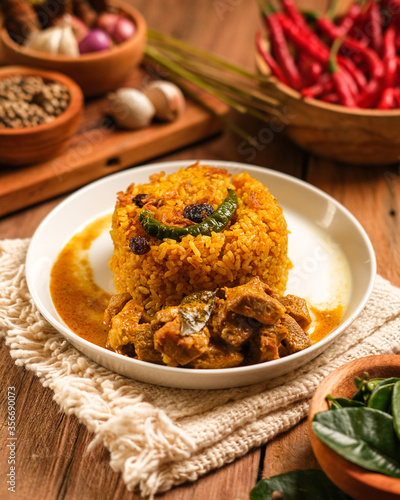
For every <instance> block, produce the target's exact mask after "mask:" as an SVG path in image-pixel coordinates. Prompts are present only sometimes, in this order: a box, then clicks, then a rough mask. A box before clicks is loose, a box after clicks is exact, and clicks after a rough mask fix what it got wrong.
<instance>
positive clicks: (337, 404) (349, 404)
mask: <svg viewBox="0 0 400 500" xmlns="http://www.w3.org/2000/svg"><path fill="white" fill-rule="evenodd" d="M326 399H327V400H328V401H330V402H331V407H330V409H331V410H340V409H341V408H360V407H365V403H363V402H362V401H357V400H354V399H348V398H334V397H332V396H331V395H330V394H328V395H327V396H326Z"/></svg>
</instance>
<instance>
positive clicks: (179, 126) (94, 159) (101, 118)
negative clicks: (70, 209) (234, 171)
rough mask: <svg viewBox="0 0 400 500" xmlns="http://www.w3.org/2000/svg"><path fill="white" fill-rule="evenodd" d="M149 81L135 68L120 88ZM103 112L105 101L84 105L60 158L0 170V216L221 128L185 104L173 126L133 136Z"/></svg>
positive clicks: (218, 109)
mask: <svg viewBox="0 0 400 500" xmlns="http://www.w3.org/2000/svg"><path fill="white" fill-rule="evenodd" d="M149 79H150V75H149V74H148V73H147V72H146V71H145V70H144V69H143V68H139V69H135V70H134V71H133V72H132V74H131V75H130V77H129V78H128V80H127V81H126V82H125V83H124V84H123V85H121V86H132V87H136V88H140V87H141V86H143V83H144V81H149ZM201 98H202V100H203V101H204V102H206V103H207V104H208V105H209V106H211V107H212V108H213V110H214V111H215V113H217V114H219V115H225V114H226V113H227V112H228V108H227V106H226V105H225V104H223V103H221V102H220V101H218V100H217V99H215V98H214V97H213V96H211V95H208V94H201ZM106 109H107V106H106V98H105V97H103V98H101V99H93V100H90V101H87V102H86V103H85V109H84V115H83V119H82V122H81V125H80V127H79V130H78V131H77V133H76V134H75V136H74V137H73V138H72V139H71V141H70V143H69V145H68V147H67V149H66V150H65V152H64V153H63V154H61V155H60V156H58V157H56V158H54V159H52V160H50V161H46V162H44V163H40V164H35V165H30V166H27V167H12V168H11V167H7V166H0V216H1V215H5V214H8V213H11V212H14V211H16V210H19V209H21V208H25V207H28V206H30V205H33V204H34V203H37V202H40V201H43V200H46V199H49V198H52V197H54V196H56V195H60V194H63V193H66V192H68V191H71V190H73V189H76V188H78V187H80V186H83V185H85V184H87V183H89V182H91V181H93V180H95V179H98V178H100V177H104V176H106V175H109V174H112V173H113V172H117V171H119V170H122V169H124V168H127V167H130V166H134V165H138V164H139V163H141V162H144V161H147V160H150V159H151V158H155V157H157V156H159V155H162V154H166V153H169V152H171V151H174V150H176V149H178V148H181V147H183V146H186V145H188V144H190V143H193V142H196V141H198V140H200V139H204V138H206V137H209V136H212V135H214V134H216V133H217V132H220V131H221V129H222V125H221V122H220V121H219V120H218V118H217V117H215V116H214V115H212V114H211V113H209V112H208V111H206V110H205V109H204V108H203V107H201V106H200V105H198V104H196V103H195V102H193V101H191V100H187V107H186V110H185V113H184V114H183V115H182V116H181V117H180V118H179V119H178V120H176V121H175V122H173V123H167V124H166V123H154V124H153V125H151V126H150V127H148V128H146V129H141V130H138V131H123V130H118V129H117V127H116V126H115V124H114V123H113V122H112V120H111V119H110V118H109V117H108V116H107V114H106ZM0 156H1V151H0Z"/></svg>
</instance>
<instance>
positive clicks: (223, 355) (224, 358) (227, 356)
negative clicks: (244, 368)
mask: <svg viewBox="0 0 400 500" xmlns="http://www.w3.org/2000/svg"><path fill="white" fill-rule="evenodd" d="M242 361H243V354H242V353H240V352H238V351H236V350H234V349H232V348H231V347H230V346H228V345H226V344H222V343H218V344H217V343H213V342H210V343H209V344H208V347H207V349H206V350H205V351H204V352H203V354H202V355H201V356H199V357H198V358H196V359H195V360H193V361H192V362H190V363H189V364H187V365H186V366H187V367H188V368H199V369H213V368H232V367H233V366H239V365H240V364H241V362H242Z"/></svg>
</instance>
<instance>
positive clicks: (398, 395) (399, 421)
mask: <svg viewBox="0 0 400 500" xmlns="http://www.w3.org/2000/svg"><path fill="white" fill-rule="evenodd" d="M392 414H393V427H394V430H395V432H396V434H397V437H398V438H399V439H400V381H399V382H396V383H395V384H394V387H393V393H392Z"/></svg>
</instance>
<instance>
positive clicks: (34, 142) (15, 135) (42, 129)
mask: <svg viewBox="0 0 400 500" xmlns="http://www.w3.org/2000/svg"><path fill="white" fill-rule="evenodd" d="M14 75H22V76H40V77H42V78H43V79H44V80H45V81H55V82H59V83H62V84H64V85H65V86H66V87H67V88H68V90H69V94H70V103H69V106H68V108H67V109H66V110H65V111H64V112H63V113H62V114H61V115H59V116H57V117H56V118H55V119H54V120H52V121H51V122H49V123H43V124H42V125H36V126H34V127H25V128H18V129H0V163H1V164H3V165H7V166H22V165H29V164H33V163H38V162H42V161H46V160H50V159H51V158H54V157H55V156H57V155H58V154H60V153H61V152H62V151H63V150H64V149H65V147H66V145H67V143H68V141H69V140H70V138H71V137H72V136H73V134H74V133H75V131H76V129H77V128H78V125H79V122H80V119H81V115H82V110H83V94H82V91H81V89H80V88H79V87H78V85H77V84H76V83H75V82H73V81H72V80H71V79H70V78H68V77H67V76H65V75H62V74H60V73H55V72H50V71H43V70H38V69H33V68H25V67H19V66H6V67H4V68H0V80H3V79H4V78H8V77H11V76H14Z"/></svg>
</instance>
